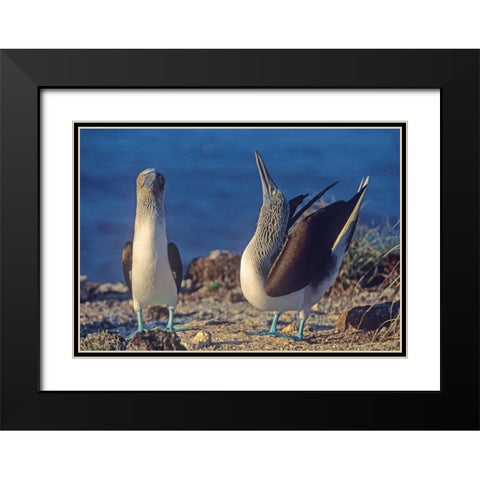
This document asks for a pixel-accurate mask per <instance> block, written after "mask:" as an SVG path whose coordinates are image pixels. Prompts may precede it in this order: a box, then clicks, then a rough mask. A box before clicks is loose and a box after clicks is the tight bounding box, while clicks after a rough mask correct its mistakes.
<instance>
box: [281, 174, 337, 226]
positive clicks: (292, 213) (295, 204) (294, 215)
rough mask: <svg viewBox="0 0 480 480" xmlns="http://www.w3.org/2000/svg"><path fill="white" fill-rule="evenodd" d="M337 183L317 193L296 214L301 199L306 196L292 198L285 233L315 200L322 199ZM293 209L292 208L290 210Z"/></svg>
mask: <svg viewBox="0 0 480 480" xmlns="http://www.w3.org/2000/svg"><path fill="white" fill-rule="evenodd" d="M337 183H338V182H335V183H332V184H331V185H329V186H328V187H326V188H324V189H323V190H322V191H321V192H318V193H317V194H316V195H315V196H314V197H313V198H312V199H311V200H310V201H309V202H307V203H306V204H305V205H304V206H303V207H301V208H300V209H299V210H298V212H296V213H295V210H296V209H297V207H298V206H299V205H300V204H301V203H302V201H303V199H304V198H305V197H307V196H308V195H299V196H298V197H295V198H292V200H290V202H289V204H290V218H289V219H288V224H287V231H288V230H290V228H291V227H292V226H293V225H294V224H295V222H296V221H297V220H298V219H299V218H300V217H301V216H302V214H303V213H304V212H306V211H307V210H308V209H309V208H310V207H311V206H312V205H313V204H314V203H315V202H316V201H317V200H319V199H320V198H322V197H323V195H325V193H326V192H327V191H328V190H330V189H331V188H332V187H334V186H335V185H336V184H337ZM292 207H294V208H292Z"/></svg>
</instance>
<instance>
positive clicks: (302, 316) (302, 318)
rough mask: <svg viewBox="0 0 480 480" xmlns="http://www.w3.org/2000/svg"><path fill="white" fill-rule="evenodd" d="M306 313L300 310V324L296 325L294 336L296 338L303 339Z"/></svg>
mask: <svg viewBox="0 0 480 480" xmlns="http://www.w3.org/2000/svg"><path fill="white" fill-rule="evenodd" d="M306 319H307V317H306V315H305V314H303V312H300V326H299V327H298V332H297V335H296V336H295V337H294V338H295V339H296V340H303V327H304V326H305V320H306Z"/></svg>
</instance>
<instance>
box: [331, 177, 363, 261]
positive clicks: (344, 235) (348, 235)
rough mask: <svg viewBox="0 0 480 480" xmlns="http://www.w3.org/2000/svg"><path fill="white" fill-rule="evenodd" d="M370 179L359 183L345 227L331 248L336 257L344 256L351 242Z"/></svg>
mask: <svg viewBox="0 0 480 480" xmlns="http://www.w3.org/2000/svg"><path fill="white" fill-rule="evenodd" d="M369 178H370V177H367V178H365V179H363V178H362V181H361V182H360V186H359V188H358V192H357V194H356V195H355V196H358V198H357V201H356V203H355V206H354V207H353V210H352V212H351V213H350V216H349V217H348V219H347V221H346V222H345V225H344V226H343V228H342V230H341V231H340V233H339V235H338V237H337V239H336V240H335V243H334V244H333V247H332V252H333V253H334V254H336V255H339V254H340V255H342V257H343V255H344V254H345V252H346V250H347V248H348V246H349V245H350V241H351V240H352V237H353V234H354V232H355V227H356V226H357V220H358V214H359V212H360V206H361V205H362V200H363V197H364V196H365V191H366V189H367V185H368V180H369Z"/></svg>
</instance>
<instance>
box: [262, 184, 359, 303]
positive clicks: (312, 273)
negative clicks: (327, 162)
mask: <svg viewBox="0 0 480 480" xmlns="http://www.w3.org/2000/svg"><path fill="white" fill-rule="evenodd" d="M363 190H364V189H362V190H360V192H358V193H357V194H356V195H354V196H353V197H352V198H351V199H350V200H349V201H348V202H344V201H339V202H335V203H332V204H331V205H328V206H327V207H325V208H321V209H319V210H317V211H316V212H315V213H312V214H311V215H309V216H308V217H306V218H305V219H303V220H301V221H300V222H299V223H298V224H297V225H296V226H295V227H294V228H293V230H292V231H291V232H290V234H289V236H288V238H287V240H286V242H285V244H284V247H283V248H282V250H281V252H280V254H279V255H278V257H277V259H276V260H275V262H274V263H273V265H272V268H271V269H270V272H269V274H268V276H267V280H266V281H265V284H264V288H265V293H266V294H267V295H269V296H271V297H280V296H282V295H288V294H289V293H292V292H296V291H298V290H300V289H302V288H304V287H306V286H307V285H308V284H309V283H310V282H312V281H320V280H321V279H322V278H321V277H322V276H327V275H328V274H329V273H330V272H329V271H330V267H331V265H332V256H331V253H332V247H333V245H334V243H335V241H336V239H337V237H338V235H339V234H340V232H341V231H342V228H343V226H344V225H345V223H346V222H347V220H348V218H349V216H350V214H351V212H352V211H353V209H354V208H355V206H356V204H357V202H358V201H359V199H360V197H361V194H362V193H363ZM352 234H353V233H351V234H350V238H349V241H350V240H351V235H352Z"/></svg>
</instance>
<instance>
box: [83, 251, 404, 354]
mask: <svg viewBox="0 0 480 480" xmlns="http://www.w3.org/2000/svg"><path fill="white" fill-rule="evenodd" d="M239 263H240V256H239V255H235V254H233V253H230V252H220V251H214V252H211V253H210V254H209V255H207V256H206V257H201V258H198V259H196V260H194V261H193V262H192V264H191V265H190V266H189V268H188V270H187V274H186V276H185V280H184V281H183V284H182V289H181V291H180V293H179V301H178V306H177V308H176V311H175V318H174V320H175V321H174V324H175V325H176V326H177V327H180V328H182V329H181V330H178V331H176V332H174V333H167V332H164V331H162V330H161V329H162V327H164V326H165V325H166V320H167V317H168V312H167V310H166V308H163V307H148V308H146V309H145V310H144V319H145V323H146V327H147V332H145V333H143V334H137V335H135V336H134V337H133V338H132V339H130V340H128V339H127V338H126V337H127V336H128V334H130V333H132V332H133V331H134V330H135V329H136V316H135V313H134V311H133V308H132V302H131V296H130V293H129V291H128V288H127V287H126V286H125V285H123V284H121V283H118V284H94V283H90V282H88V279H87V278H86V277H83V278H82V279H81V303H80V322H79V324H80V337H81V341H80V350H90V351H92V350H135V351H149V350H189V351H192V350H193V351H198V352H202V351H213V352H227V351H238V352H242V351H243V352H245V351H250V352H255V351H256V352H267V351H268V352H287V351H331V352H342V351H380V352H381V351H399V350H400V320H399V302H398V300H399V298H398V291H397V290H395V291H394V290H392V289H380V288H378V289H375V288H368V289H364V288H360V289H359V288H354V287H352V288H350V289H346V290H343V289H340V288H338V286H335V285H334V287H332V289H331V291H329V292H327V294H326V295H325V297H324V298H323V299H322V300H321V301H320V302H319V303H318V304H317V305H315V306H314V307H313V311H312V313H311V315H310V317H309V318H308V320H307V322H306V327H305V330H304V339H303V340H302V341H297V340H295V339H293V338H291V337H292V336H294V335H295V334H296V333H297V329H298V319H297V315H296V313H295V312H285V313H284V314H282V315H281V316H280V319H279V322H278V329H277V330H278V331H279V332H281V333H283V334H284V335H285V336H284V337H275V336H271V335H255V334H253V335H252V334H251V333H252V332H254V333H259V332H262V331H265V330H268V328H269V327H270V323H271V319H272V312H260V311H258V310H257V309H256V308H254V307H252V306H251V305H250V304H249V303H248V302H247V301H246V300H245V299H244V298H243V295H242V293H241V290H240V287H239V280H238V269H239ZM335 287H336V288H335Z"/></svg>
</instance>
